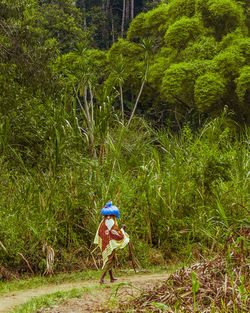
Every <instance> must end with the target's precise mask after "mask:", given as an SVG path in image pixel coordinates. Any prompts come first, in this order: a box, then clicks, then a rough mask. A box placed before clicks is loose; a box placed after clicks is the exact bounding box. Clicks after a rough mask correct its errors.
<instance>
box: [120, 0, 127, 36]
mask: <svg viewBox="0 0 250 313" xmlns="http://www.w3.org/2000/svg"><path fill="white" fill-rule="evenodd" d="M125 11H126V0H123V6H122V28H121V38H123V34H124V21H125Z"/></svg>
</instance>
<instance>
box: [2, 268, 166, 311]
mask: <svg viewBox="0 0 250 313" xmlns="http://www.w3.org/2000/svg"><path fill="white" fill-rule="evenodd" d="M168 276H169V274H168V273H161V274H141V273H138V274H135V275H133V276H127V277H125V276H124V277H120V278H119V279H118V280H117V282H115V283H113V284H107V285H103V287H102V288H96V289H95V288H91V289H90V290H91V291H90V292H88V293H83V296H82V297H81V298H78V299H68V300H65V301H64V302H63V303H62V304H60V305H58V306H54V307H53V308H49V309H43V310H41V311H40V312H41V313H80V312H81V313H86V312H92V313H95V312H103V308H104V307H107V306H108V305H110V301H109V300H110V297H111V296H112V294H113V292H114V286H117V285H118V284H119V283H128V285H127V284H124V285H123V286H121V287H120V288H119V290H118V296H117V297H116V299H119V301H120V300H121V301H122V300H124V299H125V298H127V297H129V296H135V295H138V293H139V292H140V290H150V289H152V287H154V286H157V285H160V284H161V282H163V281H164V280H166V279H167V278H168ZM131 285H132V286H131ZM91 286H93V287H94V286H100V285H99V282H98V281H96V280H90V281H85V282H82V283H80V282H78V283H66V284H61V285H53V286H46V287H43V288H37V289H29V290H25V291H18V292H12V293H8V294H5V295H3V296H0V313H6V312H9V311H10V310H11V309H13V308H14V307H16V306H18V305H20V304H22V303H24V302H25V301H27V300H29V299H30V298H32V297H38V296H41V295H46V294H50V293H53V292H56V291H66V290H70V289H72V288H82V287H91ZM138 289H139V290H138ZM108 302H109V303H108ZM111 302H112V301H111ZM101 310H102V311H101Z"/></svg>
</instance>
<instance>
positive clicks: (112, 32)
mask: <svg viewBox="0 0 250 313" xmlns="http://www.w3.org/2000/svg"><path fill="white" fill-rule="evenodd" d="M110 17H111V34H112V43H114V42H115V27H114V17H113V12H112V7H110Z"/></svg>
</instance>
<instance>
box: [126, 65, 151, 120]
mask: <svg viewBox="0 0 250 313" xmlns="http://www.w3.org/2000/svg"><path fill="white" fill-rule="evenodd" d="M148 67H149V63H148V61H147V65H146V72H145V76H144V78H143V81H142V84H141V88H140V91H139V93H138V96H137V98H136V101H135V105H134V108H133V111H132V113H131V116H130V119H129V121H128V125H127V126H129V124H130V122H131V121H132V118H133V116H134V114H135V110H136V108H137V104H138V102H139V100H140V97H141V94H142V90H143V87H144V84H145V82H146V79H147V74H148Z"/></svg>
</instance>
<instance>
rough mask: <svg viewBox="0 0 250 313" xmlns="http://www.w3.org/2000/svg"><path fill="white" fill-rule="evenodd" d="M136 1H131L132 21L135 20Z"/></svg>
mask: <svg viewBox="0 0 250 313" xmlns="http://www.w3.org/2000/svg"><path fill="white" fill-rule="evenodd" d="M134 6H135V5H134V0H131V14H130V16H131V21H132V20H133V18H134Z"/></svg>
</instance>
